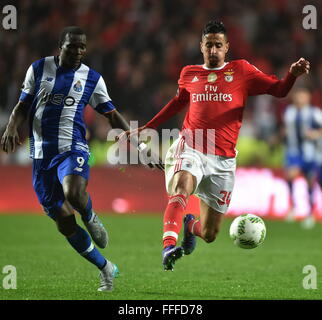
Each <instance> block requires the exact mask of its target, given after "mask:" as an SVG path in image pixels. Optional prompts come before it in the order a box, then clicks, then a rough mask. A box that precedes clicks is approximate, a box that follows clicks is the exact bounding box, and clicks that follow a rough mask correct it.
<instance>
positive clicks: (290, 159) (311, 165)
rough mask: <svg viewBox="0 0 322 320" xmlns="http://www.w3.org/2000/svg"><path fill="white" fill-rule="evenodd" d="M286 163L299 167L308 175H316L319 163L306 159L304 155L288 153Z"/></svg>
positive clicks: (289, 165)
mask: <svg viewBox="0 0 322 320" xmlns="http://www.w3.org/2000/svg"><path fill="white" fill-rule="evenodd" d="M285 160H286V161H285V165H286V167H287V168H289V167H297V168H299V169H300V170H301V171H302V173H303V174H304V175H305V176H306V177H310V176H313V175H316V173H317V165H316V163H315V162H314V161H306V160H304V159H303V156H302V155H292V154H289V153H286V159H285Z"/></svg>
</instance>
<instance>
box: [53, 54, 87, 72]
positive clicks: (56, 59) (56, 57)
mask: <svg viewBox="0 0 322 320" xmlns="http://www.w3.org/2000/svg"><path fill="white" fill-rule="evenodd" d="M54 61H55V64H56V67H57V68H61V69H64V70H72V71H77V70H78V69H79V68H80V67H81V66H82V62H81V63H80V65H79V66H78V67H77V68H75V69H66V68H64V67H62V66H60V65H59V58H58V56H54Z"/></svg>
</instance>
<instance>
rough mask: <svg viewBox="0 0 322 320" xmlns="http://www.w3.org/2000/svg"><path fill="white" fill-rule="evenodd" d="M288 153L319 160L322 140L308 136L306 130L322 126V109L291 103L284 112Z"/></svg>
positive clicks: (309, 160) (307, 159) (305, 158)
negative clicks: (300, 106) (321, 141)
mask: <svg viewBox="0 0 322 320" xmlns="http://www.w3.org/2000/svg"><path fill="white" fill-rule="evenodd" d="M284 122H285V126H286V146H287V152H288V154H290V155H292V156H301V157H302V158H303V160H305V161H307V162H311V161H313V162H317V161H318V158H319V157H321V150H320V149H319V143H320V141H314V140H311V139H308V138H307V137H306V131H307V130H312V129H319V128H322V110H321V109H319V108H318V107H315V106H311V105H308V106H305V107H302V108H300V109H298V108H296V107H295V106H294V105H289V106H287V108H286V111H285V114H284Z"/></svg>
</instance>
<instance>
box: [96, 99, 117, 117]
mask: <svg viewBox="0 0 322 320" xmlns="http://www.w3.org/2000/svg"><path fill="white" fill-rule="evenodd" d="M115 109H116V108H115V106H114V104H113V102H112V101H107V102H104V103H100V104H98V105H97V106H96V108H95V110H96V111H97V112H99V113H102V114H104V113H106V112H110V111H113V110H115Z"/></svg>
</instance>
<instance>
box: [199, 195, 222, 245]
mask: <svg viewBox="0 0 322 320" xmlns="http://www.w3.org/2000/svg"><path fill="white" fill-rule="evenodd" d="M223 218H224V214H222V213H220V212H218V211H216V210H215V209H213V208H211V207H209V206H208V205H207V204H206V203H205V202H204V201H203V200H200V238H202V239H203V240H204V241H206V242H207V243H210V242H213V241H215V240H216V237H217V235H218V233H219V230H220V226H221V222H222V220H223ZM195 227H196V229H198V226H195ZM196 235H197V234H196Z"/></svg>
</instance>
